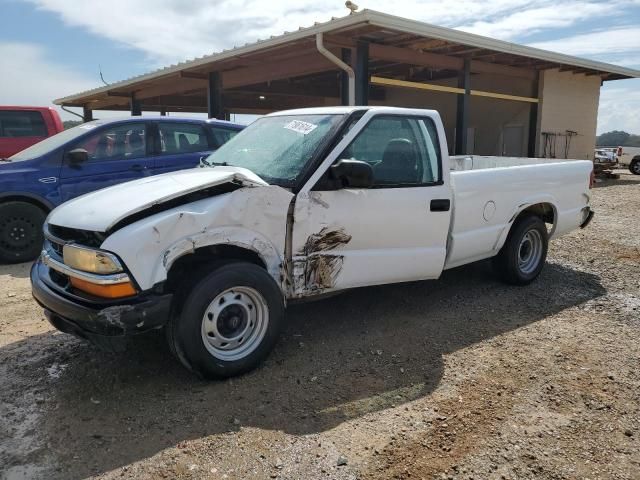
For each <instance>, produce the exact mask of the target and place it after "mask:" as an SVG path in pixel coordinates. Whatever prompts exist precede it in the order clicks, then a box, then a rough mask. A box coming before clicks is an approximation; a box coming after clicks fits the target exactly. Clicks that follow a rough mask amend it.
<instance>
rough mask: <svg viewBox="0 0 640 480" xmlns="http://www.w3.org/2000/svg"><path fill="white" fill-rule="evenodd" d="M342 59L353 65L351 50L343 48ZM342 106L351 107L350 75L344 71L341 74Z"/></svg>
mask: <svg viewBox="0 0 640 480" xmlns="http://www.w3.org/2000/svg"><path fill="white" fill-rule="evenodd" d="M341 57H342V61H343V62H344V63H346V64H347V65H351V49H350V48H343V49H342V53H341ZM340 105H344V106H347V105H349V75H348V74H347V72H345V71H344V70H342V71H341V72H340Z"/></svg>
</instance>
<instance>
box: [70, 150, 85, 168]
mask: <svg viewBox="0 0 640 480" xmlns="http://www.w3.org/2000/svg"><path fill="white" fill-rule="evenodd" d="M67 159H68V160H69V163H70V164H71V165H79V164H80V163H83V162H86V161H87V160H89V153H88V152H87V151H86V150H85V149H84V148H76V149H75V150H71V151H70V152H68V153H67Z"/></svg>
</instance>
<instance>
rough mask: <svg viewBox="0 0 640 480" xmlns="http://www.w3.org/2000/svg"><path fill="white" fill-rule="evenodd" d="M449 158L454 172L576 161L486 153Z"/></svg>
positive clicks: (450, 166) (450, 167)
mask: <svg viewBox="0 0 640 480" xmlns="http://www.w3.org/2000/svg"><path fill="white" fill-rule="evenodd" d="M449 160H450V162H449V169H450V170H451V171H452V172H461V171H467V170H485V169H488V168H506V167H520V166H524V165H550V164H554V163H565V162H575V161H576V160H570V159H569V160H566V159H558V158H526V157H490V156H485V155H456V156H452V157H449Z"/></svg>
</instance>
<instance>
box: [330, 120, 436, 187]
mask: <svg viewBox="0 0 640 480" xmlns="http://www.w3.org/2000/svg"><path fill="white" fill-rule="evenodd" d="M338 158H339V159H345V158H348V159H354V160H361V161H364V162H367V163H369V164H370V165H371V167H372V168H373V179H374V185H373V186H374V188H375V187H377V188H384V187H411V186H419V185H428V184H432V183H435V182H438V181H439V180H440V149H439V146H438V136H437V132H436V129H435V125H434V124H433V122H432V121H431V119H429V118H420V117H402V116H395V115H389V116H378V117H374V118H373V120H371V121H370V122H369V123H368V124H367V125H366V126H365V127H364V129H363V130H362V131H361V132H360V133H359V134H358V136H357V137H356V138H355V139H354V140H353V142H351V144H350V145H349V146H348V147H347V148H346V149H345V151H344V152H343V153H342V155H340V156H339V157H338Z"/></svg>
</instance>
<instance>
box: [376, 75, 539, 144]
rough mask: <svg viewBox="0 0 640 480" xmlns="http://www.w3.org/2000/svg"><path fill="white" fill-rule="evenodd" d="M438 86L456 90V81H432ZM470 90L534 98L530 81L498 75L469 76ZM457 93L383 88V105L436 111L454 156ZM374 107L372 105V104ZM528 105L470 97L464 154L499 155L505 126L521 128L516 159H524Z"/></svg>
mask: <svg viewBox="0 0 640 480" xmlns="http://www.w3.org/2000/svg"><path fill="white" fill-rule="evenodd" d="M428 83H433V84H437V85H444V86H449V87H457V79H455V78H454V79H447V80H441V81H432V82H428ZM471 88H472V89H474V90H483V91H488V92H494V93H503V94H509V95H519V96H525V97H530V96H535V94H534V93H533V82H532V81H531V80H528V79H523V78H514V77H505V76H499V75H489V74H480V75H472V77H471ZM457 97H458V95H457V94H454V93H444V92H435V91H428V90H413V89H406V88H386V99H385V101H384V102H380V103H382V104H384V105H391V106H396V107H410V108H428V109H433V110H437V111H438V112H439V113H440V116H441V117H442V121H443V123H444V129H445V132H446V134H447V142H448V144H449V153H450V154H451V153H453V151H452V149H453V145H454V139H455V135H456V132H455V129H456V111H457V109H456V105H457ZM372 104H373V102H372ZM530 109H531V104H529V103H526V102H516V101H512V100H500V99H495V98H488V97H476V96H472V97H471V98H470V101H469V128H470V133H472V134H473V140H469V141H468V143H469V144H470V145H471V144H473V148H471V147H470V148H469V151H468V152H467V153H474V154H476V155H502V154H503V141H504V138H503V135H504V131H505V129H506V128H507V127H516V128H521V129H522V142H521V143H522V145H521V151H520V152H512V154H513V155H515V156H526V155H527V146H528V137H529V114H530Z"/></svg>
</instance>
